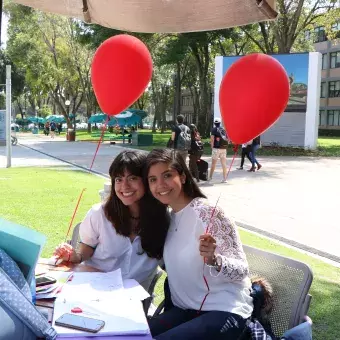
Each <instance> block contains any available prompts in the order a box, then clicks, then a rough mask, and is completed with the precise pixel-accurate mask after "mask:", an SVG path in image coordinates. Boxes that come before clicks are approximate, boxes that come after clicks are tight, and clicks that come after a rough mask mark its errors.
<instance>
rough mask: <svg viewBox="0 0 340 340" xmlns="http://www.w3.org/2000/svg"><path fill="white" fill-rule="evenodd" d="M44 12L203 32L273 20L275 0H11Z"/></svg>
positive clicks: (122, 25) (135, 27)
mask: <svg viewBox="0 0 340 340" xmlns="http://www.w3.org/2000/svg"><path fill="white" fill-rule="evenodd" d="M14 2H17V3H20V4H22V5H26V6H29V7H34V8H37V9H40V10H42V11H45V12H51V13H57V14H61V15H66V16H69V17H75V18H79V19H81V20H83V21H85V22H87V23H95V24H99V25H102V26H106V27H110V28H114V29H119V30H124V31H131V32H150V33H156V32H157V33H178V32H195V31H207V30H215V29H221V28H228V27H235V26H242V25H247V24H251V23H255V22H260V21H267V20H272V19H275V18H276V16H277V13H276V11H275V0H192V1H190V0H14Z"/></svg>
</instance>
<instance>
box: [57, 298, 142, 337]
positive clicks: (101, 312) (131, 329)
mask: <svg viewBox="0 0 340 340" xmlns="http://www.w3.org/2000/svg"><path fill="white" fill-rule="evenodd" d="M64 301H65V302H64ZM75 307H79V308H81V309H82V311H83V313H79V314H76V315H80V316H84V317H88V318H93V319H98V320H103V321H104V322H105V326H104V328H103V329H101V330H100V331H99V332H98V333H89V332H83V331H78V330H74V329H70V328H65V327H60V326H56V325H55V320H57V319H58V318H59V317H60V316H62V315H63V314H65V313H71V310H72V309H73V308H75ZM71 314H72V313H71ZM52 325H53V327H54V328H55V330H56V331H57V333H58V338H59V337H77V336H109V335H145V334H149V326H148V323H147V320H146V318H145V314H144V311H143V306H142V304H141V302H140V301H137V300H131V299H128V298H126V296H124V295H123V296H121V297H119V296H118V295H116V296H115V298H113V299H109V300H99V301H86V302H84V301H76V300H73V301H66V300H63V298H62V297H58V298H57V299H56V301H55V304H54V315H53V324H52Z"/></svg>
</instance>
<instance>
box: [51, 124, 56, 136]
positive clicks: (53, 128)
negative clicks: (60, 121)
mask: <svg viewBox="0 0 340 340" xmlns="http://www.w3.org/2000/svg"><path fill="white" fill-rule="evenodd" d="M50 128H51V138H54V135H55V130H56V129H57V124H56V123H55V122H51V125H50Z"/></svg>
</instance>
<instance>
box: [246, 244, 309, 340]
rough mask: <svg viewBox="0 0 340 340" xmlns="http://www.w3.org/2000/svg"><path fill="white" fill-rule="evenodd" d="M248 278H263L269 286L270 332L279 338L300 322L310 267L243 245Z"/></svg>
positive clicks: (305, 308) (305, 307) (304, 312)
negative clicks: (271, 299) (247, 265)
mask: <svg viewBox="0 0 340 340" xmlns="http://www.w3.org/2000/svg"><path fill="white" fill-rule="evenodd" d="M243 249H244V251H245V253H246V255H247V260H248V263H249V268H250V273H251V276H255V277H264V278H266V279H267V280H268V281H269V282H270V284H271V285H272V287H273V295H274V307H273V311H272V313H271V315H270V318H269V319H270V322H271V325H272V329H273V332H274V334H275V335H276V336H278V337H280V336H282V335H283V333H284V332H285V331H287V330H288V329H291V328H293V327H295V326H297V325H299V324H300V323H301V322H303V321H304V317H305V316H306V315H307V312H308V309H309V305H310V301H311V298H312V297H311V295H309V294H308V292H309V289H310V286H311V284H312V281H313V273H312V270H311V268H310V267H309V266H308V265H306V264H305V263H302V262H300V261H296V260H293V259H290V258H287V257H284V256H281V255H277V254H273V253H270V252H267V251H264V250H260V249H256V248H253V247H249V246H243Z"/></svg>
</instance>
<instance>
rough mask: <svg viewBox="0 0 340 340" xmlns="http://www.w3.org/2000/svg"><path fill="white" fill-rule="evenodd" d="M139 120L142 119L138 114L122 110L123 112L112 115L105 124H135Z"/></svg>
mask: <svg viewBox="0 0 340 340" xmlns="http://www.w3.org/2000/svg"><path fill="white" fill-rule="evenodd" d="M141 121H142V118H141V116H139V115H138V114H136V113H133V112H130V111H124V113H120V114H119V115H116V116H113V117H112V118H111V119H110V121H109V123H108V124H107V125H108V126H115V125H119V126H126V125H135V124H139V123H140V122H141Z"/></svg>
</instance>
